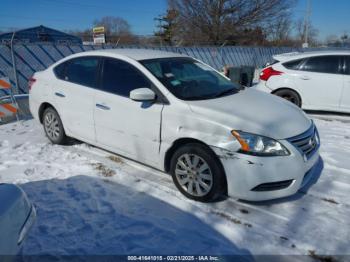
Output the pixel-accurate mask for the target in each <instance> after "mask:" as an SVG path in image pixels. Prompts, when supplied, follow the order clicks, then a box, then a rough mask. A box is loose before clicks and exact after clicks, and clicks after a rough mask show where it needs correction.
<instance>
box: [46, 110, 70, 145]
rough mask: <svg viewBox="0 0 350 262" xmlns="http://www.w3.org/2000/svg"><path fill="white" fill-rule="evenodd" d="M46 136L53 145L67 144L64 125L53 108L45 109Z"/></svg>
mask: <svg viewBox="0 0 350 262" xmlns="http://www.w3.org/2000/svg"><path fill="white" fill-rule="evenodd" d="M43 125H44V130H45V134H46V136H47V137H48V139H49V140H50V141H51V142H52V143H53V144H59V145H63V144H65V143H66V142H67V136H66V133H65V132H64V128H63V124H62V121H61V118H60V116H59V115H58V113H57V111H56V110H55V109H53V108H52V107H48V108H46V109H45V111H44V114H43Z"/></svg>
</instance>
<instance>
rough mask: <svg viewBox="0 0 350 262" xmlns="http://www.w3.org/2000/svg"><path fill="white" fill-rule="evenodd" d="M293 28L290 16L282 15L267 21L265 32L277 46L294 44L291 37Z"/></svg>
mask: <svg viewBox="0 0 350 262" xmlns="http://www.w3.org/2000/svg"><path fill="white" fill-rule="evenodd" d="M292 29H293V22H292V19H291V17H290V16H280V17H278V18H276V19H275V21H272V22H271V23H267V26H266V28H265V32H266V35H267V38H268V40H269V41H270V43H271V44H273V45H277V46H285V45H292V44H293V40H292V37H291V32H292Z"/></svg>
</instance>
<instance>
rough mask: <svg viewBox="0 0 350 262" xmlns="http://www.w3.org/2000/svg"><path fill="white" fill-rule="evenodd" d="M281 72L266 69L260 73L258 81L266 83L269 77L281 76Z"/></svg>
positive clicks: (269, 68)
mask: <svg viewBox="0 0 350 262" xmlns="http://www.w3.org/2000/svg"><path fill="white" fill-rule="evenodd" d="M282 74H283V72H281V71H278V70H275V69H273V68H272V67H271V66H270V67H266V68H265V69H263V70H262V71H261V73H260V80H263V81H267V80H269V78H270V77H271V76H278V75H282Z"/></svg>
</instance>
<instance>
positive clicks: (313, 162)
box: [215, 140, 319, 201]
mask: <svg viewBox="0 0 350 262" xmlns="http://www.w3.org/2000/svg"><path fill="white" fill-rule="evenodd" d="M279 142H281V143H282V144H283V145H284V146H285V147H286V148H287V149H288V150H289V152H290V155H289V156H276V157H259V156H251V155H246V154H240V153H234V154H232V153H230V154H228V152H227V151H226V152H224V150H221V149H218V148H216V149H215V151H216V153H217V155H218V156H219V158H220V160H221V162H222V165H223V167H224V170H225V173H226V179H227V191H228V195H229V196H232V197H236V198H239V199H244V200H250V201H263V200H269V199H275V198H281V197H286V196H290V195H293V194H295V193H296V192H297V191H298V190H299V189H300V188H301V187H303V186H304V185H305V184H307V183H308V181H310V180H311V178H312V176H313V173H314V169H315V167H316V166H317V162H318V160H319V148H317V149H316V150H315V151H314V152H313V154H312V156H310V157H309V158H308V159H307V160H306V159H305V158H304V157H303V155H302V154H301V153H300V151H298V149H297V148H295V147H294V146H293V145H292V144H291V143H290V142H288V141H287V140H280V141H279ZM220 150H221V152H218V151H220Z"/></svg>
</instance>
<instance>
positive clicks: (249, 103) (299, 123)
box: [188, 88, 311, 139]
mask: <svg viewBox="0 0 350 262" xmlns="http://www.w3.org/2000/svg"><path fill="white" fill-rule="evenodd" d="M188 105H189V106H190V108H191V110H192V111H193V112H194V113H195V114H199V115H201V116H202V117H203V118H207V119H210V121H215V122H217V123H219V124H220V125H224V126H228V127H229V128H232V129H234V130H241V131H245V132H249V133H253V134H259V135H263V136H267V137H271V138H274V139H285V138H289V137H293V136H296V135H299V134H301V133H303V132H305V131H306V130H307V129H308V128H309V127H310V125H311V120H310V119H309V118H308V117H307V116H306V114H305V113H304V112H303V111H302V110H301V109H300V108H298V107H297V106H295V105H293V104H292V103H290V102H288V101H286V100H284V99H282V98H279V97H277V96H274V95H271V94H268V93H265V92H261V91H258V90H255V89H252V88H249V89H246V90H243V91H240V92H239V93H236V94H233V95H230V96H225V97H220V98H216V99H209V100H201V101H188Z"/></svg>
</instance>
